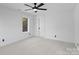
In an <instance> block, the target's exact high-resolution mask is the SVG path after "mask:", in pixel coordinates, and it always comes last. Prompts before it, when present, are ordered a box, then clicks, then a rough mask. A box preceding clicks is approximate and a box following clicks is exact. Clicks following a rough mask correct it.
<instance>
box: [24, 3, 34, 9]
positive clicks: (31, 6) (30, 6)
mask: <svg viewBox="0 0 79 59" xmlns="http://www.w3.org/2000/svg"><path fill="white" fill-rule="evenodd" d="M24 5H25V6H28V7H31V8H33V7H32V6H30V5H28V4H24Z"/></svg>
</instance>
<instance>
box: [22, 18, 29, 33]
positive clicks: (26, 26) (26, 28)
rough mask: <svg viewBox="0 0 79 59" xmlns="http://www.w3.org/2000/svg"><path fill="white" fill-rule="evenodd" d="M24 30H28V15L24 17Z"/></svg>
mask: <svg viewBox="0 0 79 59" xmlns="http://www.w3.org/2000/svg"><path fill="white" fill-rule="evenodd" d="M22 31H23V32H27V31H28V18H26V17H23V18H22Z"/></svg>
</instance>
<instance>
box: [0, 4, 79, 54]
mask: <svg viewBox="0 0 79 59" xmlns="http://www.w3.org/2000/svg"><path fill="white" fill-rule="evenodd" d="M78 15H79V3H0V55H78V54H79V39H78V38H79V16H78Z"/></svg>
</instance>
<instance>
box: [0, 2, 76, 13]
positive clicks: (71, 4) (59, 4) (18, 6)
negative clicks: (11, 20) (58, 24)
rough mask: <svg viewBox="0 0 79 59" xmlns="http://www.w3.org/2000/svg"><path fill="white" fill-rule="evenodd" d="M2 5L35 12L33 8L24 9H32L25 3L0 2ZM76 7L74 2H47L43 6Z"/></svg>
mask: <svg viewBox="0 0 79 59" xmlns="http://www.w3.org/2000/svg"><path fill="white" fill-rule="evenodd" d="M27 4H28V5H31V6H33V3H27ZM38 4H39V3H38ZM0 5H4V6H6V7H8V8H12V9H16V10H20V11H23V12H30V13H34V11H33V10H30V11H24V10H25V9H30V7H28V6H25V5H24V3H0ZM74 7H75V4H74V3H45V5H43V6H42V7H41V8H47V9H54V8H56V9H58V10H61V9H64V10H72V9H73V8H74ZM40 12H41V11H40Z"/></svg>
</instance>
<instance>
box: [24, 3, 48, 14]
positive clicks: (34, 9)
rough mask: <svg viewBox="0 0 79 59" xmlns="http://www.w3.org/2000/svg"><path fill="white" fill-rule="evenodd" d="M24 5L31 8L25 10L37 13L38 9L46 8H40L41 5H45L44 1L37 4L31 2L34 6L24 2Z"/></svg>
mask: <svg viewBox="0 0 79 59" xmlns="http://www.w3.org/2000/svg"><path fill="white" fill-rule="evenodd" d="M24 5H25V6H28V7H30V8H31V9H26V10H25V11H29V10H33V11H34V12H35V13H37V11H38V10H44V11H46V10H47V9H45V8H40V7H42V6H43V5H45V4H44V3H40V4H39V5H37V3H33V5H34V6H30V5H28V4H24Z"/></svg>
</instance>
